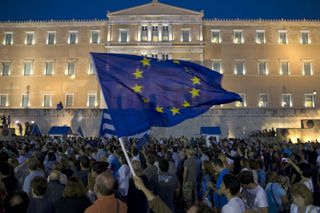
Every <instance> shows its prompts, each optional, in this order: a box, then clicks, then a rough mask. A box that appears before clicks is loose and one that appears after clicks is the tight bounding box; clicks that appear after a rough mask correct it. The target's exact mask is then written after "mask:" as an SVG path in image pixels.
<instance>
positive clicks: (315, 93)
mask: <svg viewBox="0 0 320 213" xmlns="http://www.w3.org/2000/svg"><path fill="white" fill-rule="evenodd" d="M316 97H317V91H315V90H313V107H314V108H316V106H317V105H316Z"/></svg>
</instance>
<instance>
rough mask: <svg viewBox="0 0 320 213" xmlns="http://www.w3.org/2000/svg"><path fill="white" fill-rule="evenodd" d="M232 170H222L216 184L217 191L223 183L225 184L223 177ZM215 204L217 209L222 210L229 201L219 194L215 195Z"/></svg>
mask: <svg viewBox="0 0 320 213" xmlns="http://www.w3.org/2000/svg"><path fill="white" fill-rule="evenodd" d="M229 173H230V170H229V169H224V170H222V171H221V172H220V173H219V175H218V179H217V183H216V190H217V191H218V190H220V188H221V185H222V182H223V176H225V175H226V174H229ZM213 203H214V206H215V207H216V208H222V207H223V206H224V205H225V204H227V203H228V199H227V198H226V197H225V196H224V195H219V194H218V193H217V192H215V193H214V194H213Z"/></svg>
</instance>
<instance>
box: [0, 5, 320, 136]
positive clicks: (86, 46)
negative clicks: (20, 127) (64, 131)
mask: <svg viewBox="0 0 320 213" xmlns="http://www.w3.org/2000/svg"><path fill="white" fill-rule="evenodd" d="M211 9H213V8H211ZM207 10H210V8H207ZM0 42H1V44H0V114H1V113H12V114H19V116H20V117H23V116H24V115H23V114H22V113H21V112H26V111H27V110H32V109H37V110H39V109H41V110H50V109H51V110H55V108H56V105H57V104H58V103H59V102H62V104H63V106H64V109H65V110H68V109H69V110H71V111H72V110H78V109H81V110H91V109H96V110H97V111H99V109H102V108H105V107H106V105H105V102H104V100H103V97H102V94H101V90H100V87H99V84H98V81H97V78H96V75H95V72H94V69H93V67H92V64H91V61H90V58H89V53H90V52H108V53H123V54H135V55H143V56H148V57H153V58H157V59H159V60H170V59H178V60H188V61H193V62H195V63H199V64H202V65H204V66H206V67H209V68H210V69H213V70H215V71H217V72H220V73H222V74H223V75H224V77H223V82H222V85H223V87H224V88H225V89H227V90H229V91H233V92H236V93H238V94H240V95H241V96H242V98H243V102H236V103H230V104H225V105H221V106H215V107H213V109H212V110H223V109H226V111H225V112H230V110H237V109H241V110H245V109H247V110H246V111H245V112H248V110H249V109H252V110H253V111H256V112H257V110H260V111H259V112H270V110H276V111H277V113H280V114H281V113H282V115H285V113H286V110H289V111H288V112H289V114H290V113H291V112H292V110H299V113H300V114H299V116H300V115H301V114H303V112H307V111H308V110H310V112H311V114H312V118H319V117H320V115H319V112H318V110H317V109H318V108H319V105H320V97H319V94H320V54H319V53H320V20H283V19H280V20H265V19H252V20H251V19H250V20H247V19H205V18H204V11H192V10H189V9H184V8H179V7H175V6H171V5H167V4H163V3H160V2H158V1H156V0H153V1H152V2H150V3H148V4H144V5H140V6H136V7H133V8H128V9H123V10H120V11H115V12H107V14H106V19H103V20H96V19H94V20H49V21H33V20H28V21H2V22H0ZM261 109H262V111H261ZM228 110H229V111H228ZM263 110H264V111H263ZM268 110H269V111H268ZM290 110H291V111H290ZM306 110H307V111H306ZM212 113H213V114H214V112H212ZM256 114H259V113H256ZM219 115H221V113H220V112H219ZM19 116H18V115H17V116H16V117H19ZM305 116H306V115H305ZM279 117H283V116H279ZM307 117H308V116H307ZM301 118H304V117H303V116H302V117H301ZM39 122H40V121H39ZM63 122H64V124H67V125H70V121H69V123H68V121H66V120H64V121H63ZM273 122H274V123H276V121H273ZM295 122H298V121H295ZM209 123H210V122H209ZM209 123H208V124H209ZM260 123H261V122H260ZM271 123H272V122H271ZM289 123H290V122H289ZM55 124H61V123H59V122H55ZM48 125H52V123H51V124H48ZM272 125H273V124H272ZM258 126H259V125H258ZM260 126H261V127H265V126H266V125H264V124H263V125H262V124H261V125H260ZM274 126H276V125H274ZM239 131H240V132H243V129H242V130H239ZM236 132H237V131H236ZM235 135H239V134H238V133H235Z"/></svg>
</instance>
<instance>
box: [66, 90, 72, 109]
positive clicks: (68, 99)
mask: <svg viewBox="0 0 320 213" xmlns="http://www.w3.org/2000/svg"><path fill="white" fill-rule="evenodd" d="M73 104H74V94H71V93H67V94H66V101H65V106H66V107H73Z"/></svg>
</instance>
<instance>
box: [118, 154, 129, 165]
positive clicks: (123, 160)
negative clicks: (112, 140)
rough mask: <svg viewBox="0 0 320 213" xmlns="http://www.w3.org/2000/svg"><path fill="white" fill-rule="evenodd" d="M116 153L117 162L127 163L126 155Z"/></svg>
mask: <svg viewBox="0 0 320 213" xmlns="http://www.w3.org/2000/svg"><path fill="white" fill-rule="evenodd" d="M117 155H118V157H119V162H120V163H121V164H127V161H126V157H125V156H124V154H123V153H122V152H118V154H117Z"/></svg>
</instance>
